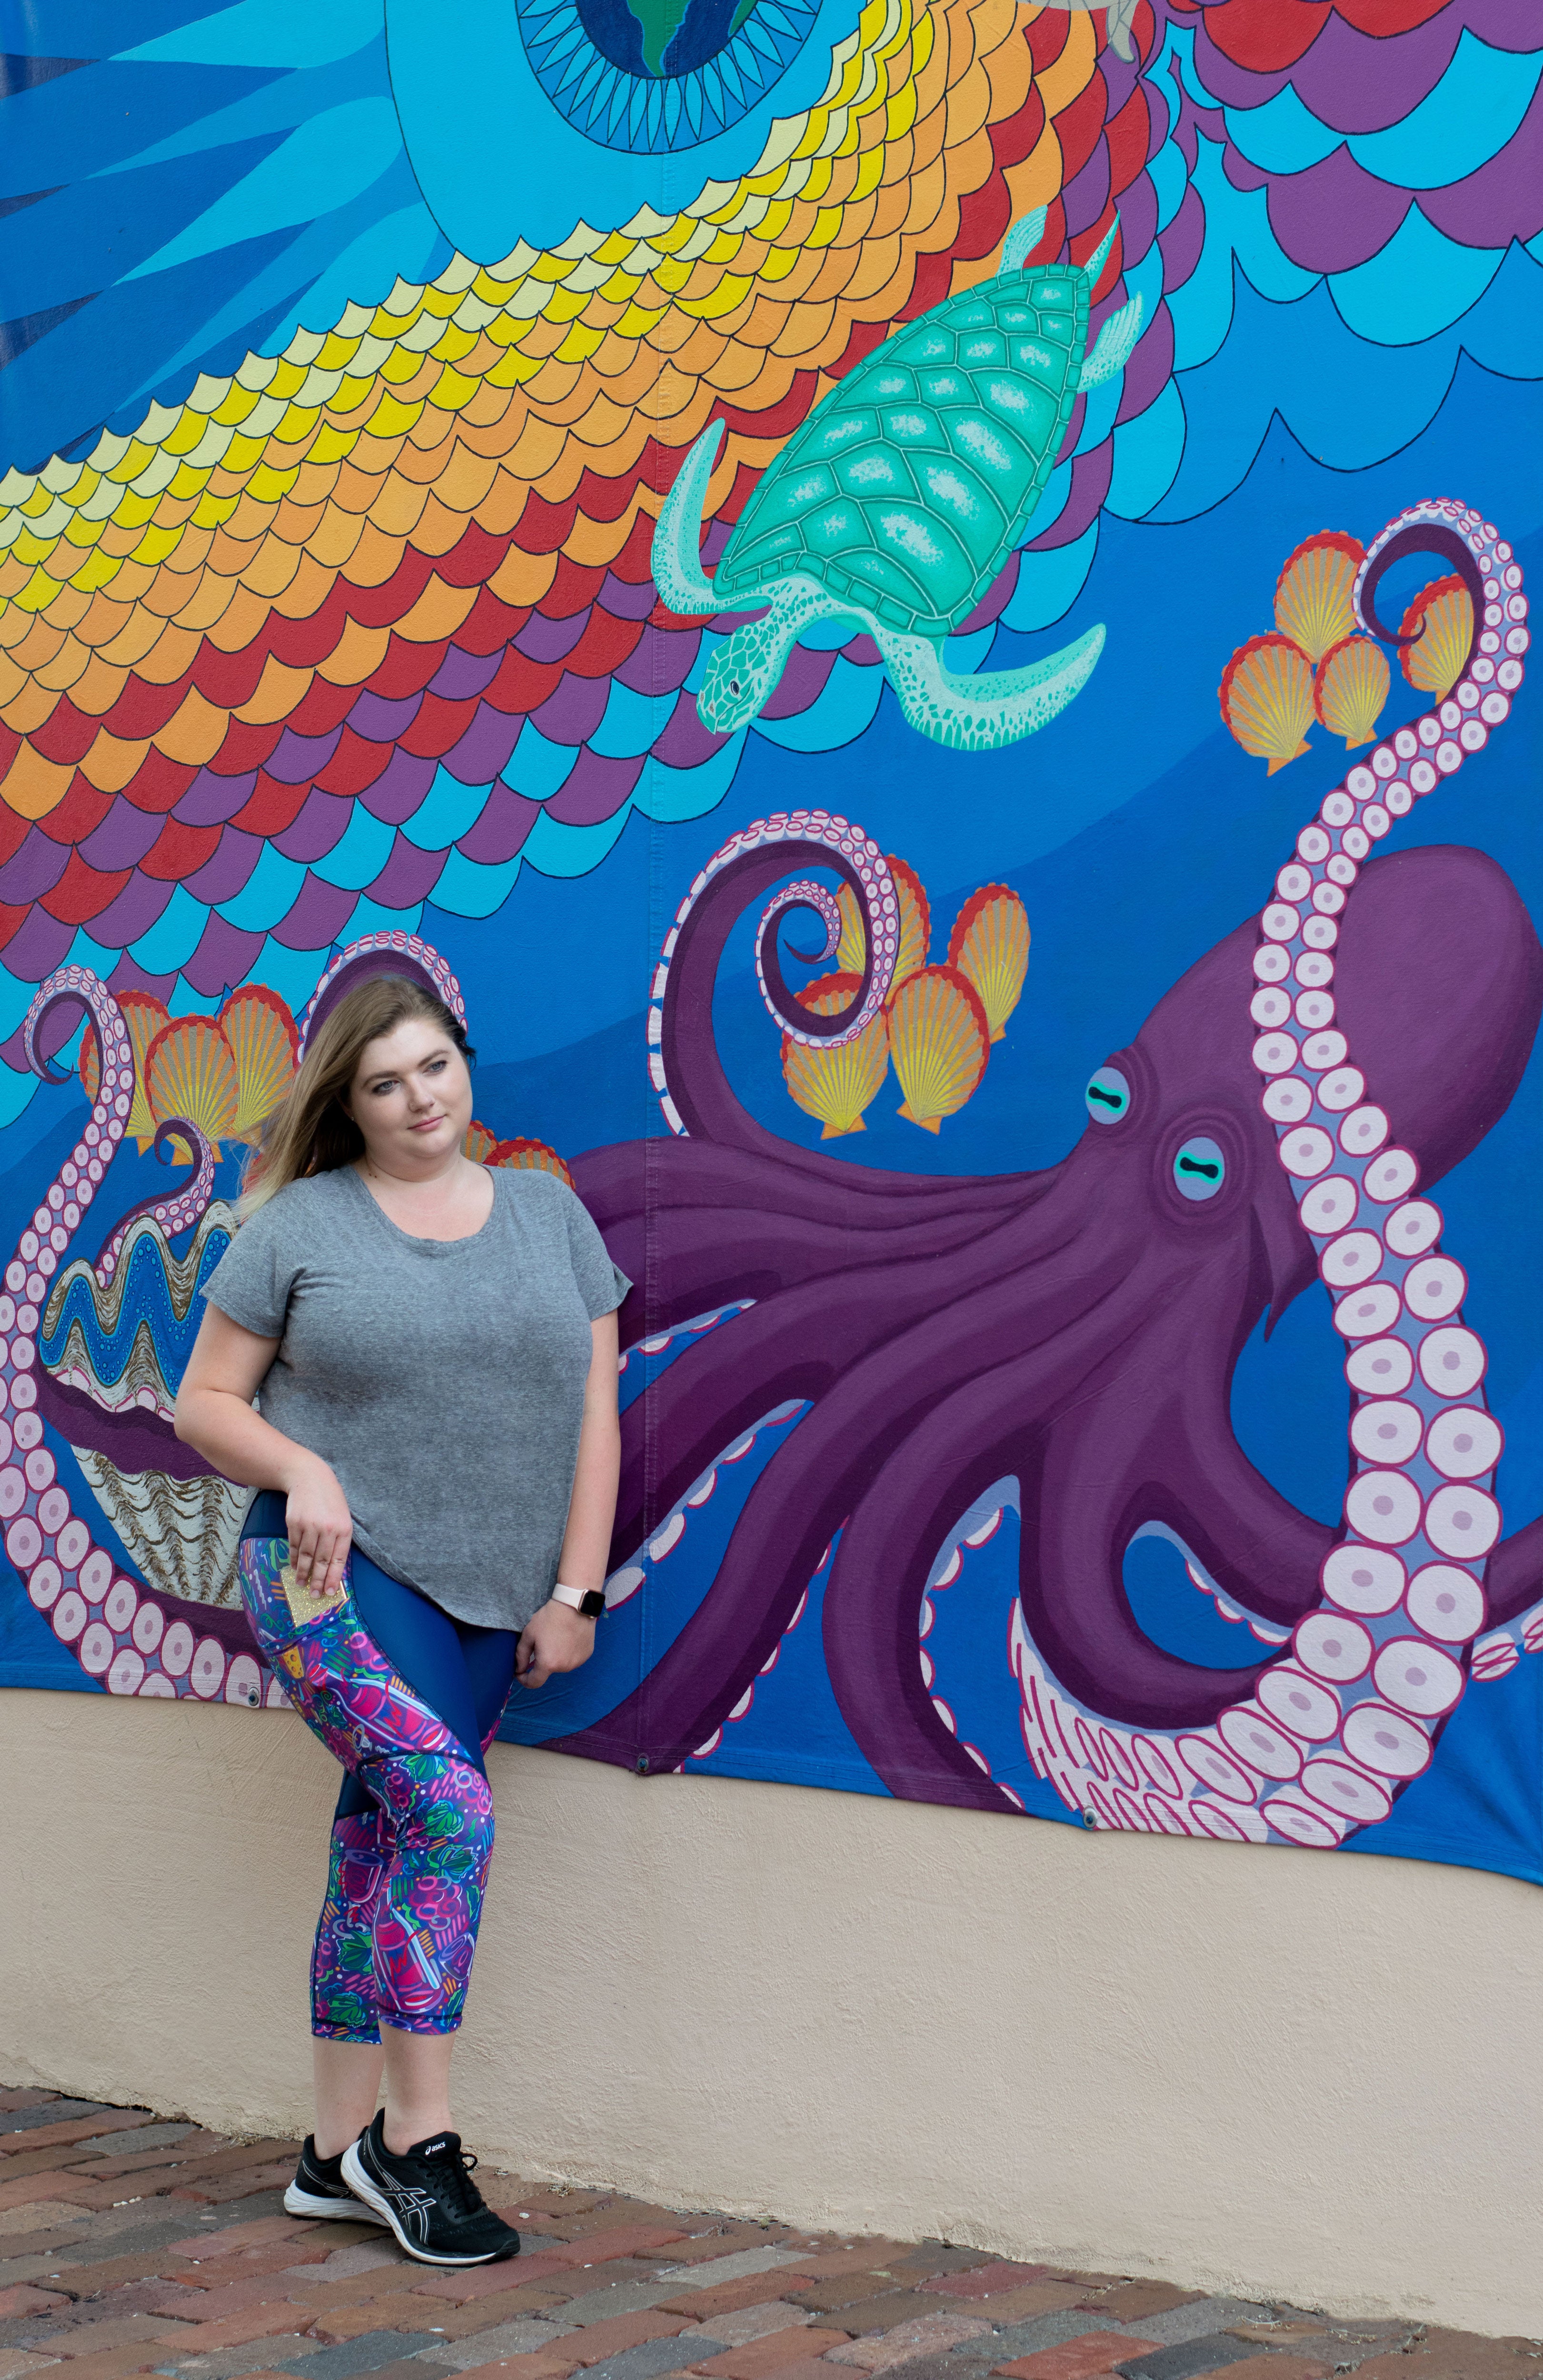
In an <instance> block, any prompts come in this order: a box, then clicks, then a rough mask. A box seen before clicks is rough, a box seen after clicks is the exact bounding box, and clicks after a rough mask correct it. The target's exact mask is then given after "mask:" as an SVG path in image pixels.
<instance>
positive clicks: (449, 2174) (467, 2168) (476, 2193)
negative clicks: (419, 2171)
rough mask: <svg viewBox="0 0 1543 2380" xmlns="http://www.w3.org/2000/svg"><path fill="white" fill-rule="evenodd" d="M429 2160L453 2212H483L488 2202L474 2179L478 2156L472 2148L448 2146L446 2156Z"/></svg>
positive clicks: (440, 2190) (443, 2195)
mask: <svg viewBox="0 0 1543 2380" xmlns="http://www.w3.org/2000/svg"><path fill="white" fill-rule="evenodd" d="M426 2162H427V2164H428V2167H429V2169H430V2171H431V2173H432V2175H433V2177H434V2180H435V2181H436V2183H437V2184H438V2186H439V2194H440V2196H441V2198H442V2199H444V2200H447V2201H448V2202H449V2204H450V2208H451V2211H452V2213H453V2214H456V2215H480V2214H481V2213H482V2211H483V2208H484V2206H485V2204H486V2203H487V2202H486V2201H485V2200H484V2198H483V2196H482V2193H481V2192H480V2190H479V2189H478V2187H477V2184H476V2183H475V2182H474V2181H473V2180H472V2179H471V2177H472V2174H473V2173H474V2171H475V2170H476V2167H477V2159H476V2158H475V2157H474V2156H472V2155H470V2154H469V2152H468V2151H467V2150H466V2149H450V2148H447V2149H446V2150H444V2152H443V2155H440V2156H436V2157H431V2158H429V2159H427V2160H426Z"/></svg>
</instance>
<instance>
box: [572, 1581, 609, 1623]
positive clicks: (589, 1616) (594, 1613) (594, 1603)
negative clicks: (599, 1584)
mask: <svg viewBox="0 0 1543 2380" xmlns="http://www.w3.org/2000/svg"><path fill="white" fill-rule="evenodd" d="M578 1608H579V1609H580V1611H582V1612H583V1614H584V1617H585V1619H586V1620H598V1619H599V1618H600V1616H601V1612H602V1611H603V1610H604V1609H605V1597H604V1596H603V1595H601V1594H600V1593H599V1591H598V1590H597V1589H596V1588H594V1587H591V1588H590V1589H589V1593H588V1594H587V1595H586V1596H585V1597H584V1600H583V1602H582V1603H581V1604H580V1605H579V1607H578Z"/></svg>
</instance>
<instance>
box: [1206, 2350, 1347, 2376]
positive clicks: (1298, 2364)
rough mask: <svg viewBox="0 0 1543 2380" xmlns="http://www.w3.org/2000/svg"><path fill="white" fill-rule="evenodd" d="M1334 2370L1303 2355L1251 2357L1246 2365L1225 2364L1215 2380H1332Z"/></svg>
mask: <svg viewBox="0 0 1543 2380" xmlns="http://www.w3.org/2000/svg"><path fill="white" fill-rule="evenodd" d="M1333 2369H1334V2367H1333V2365H1332V2364H1331V2363H1312V2362H1308V2361H1307V2359H1306V2357H1305V2356H1301V2355H1251V2356H1249V2358H1248V2359H1247V2361H1246V2362H1244V2363H1224V2364H1223V2365H1222V2366H1221V2370H1220V2371H1219V2372H1217V2373H1216V2374H1214V2375H1213V2380H1330V2374H1331V2373H1332V2371H1333Z"/></svg>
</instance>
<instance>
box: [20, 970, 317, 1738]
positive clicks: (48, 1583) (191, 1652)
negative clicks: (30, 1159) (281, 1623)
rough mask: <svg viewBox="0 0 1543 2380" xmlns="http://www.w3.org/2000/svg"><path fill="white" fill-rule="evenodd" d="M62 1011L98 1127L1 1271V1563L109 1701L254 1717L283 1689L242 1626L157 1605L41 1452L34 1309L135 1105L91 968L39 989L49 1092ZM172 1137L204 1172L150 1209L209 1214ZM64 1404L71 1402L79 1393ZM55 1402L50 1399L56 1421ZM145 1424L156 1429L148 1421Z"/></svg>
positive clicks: (122, 1037) (57, 1077)
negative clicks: (134, 1699) (177, 1699)
mask: <svg viewBox="0 0 1543 2380" xmlns="http://www.w3.org/2000/svg"><path fill="white" fill-rule="evenodd" d="M66 1002H69V1003H72V1004H74V1005H75V1006H78V1007H83V1008H85V1009H86V1010H87V1012H88V1014H90V1016H91V1023H92V1025H93V1026H94V1028H95V1031H96V1035H97V1041H98V1047H99V1050H100V1054H101V1061H102V1072H101V1078H100V1081H99V1083H98V1086H97V1095H96V1098H95V1099H94V1100H93V1101H92V1104H91V1120H90V1122H89V1123H87V1125H86V1127H85V1129H84V1131H83V1132H82V1133H81V1135H80V1138H79V1141H78V1142H77V1143H76V1146H75V1147H74V1148H73V1149H72V1150H71V1152H70V1155H69V1156H68V1158H67V1160H65V1162H64V1164H63V1165H62V1166H61V1167H60V1169H59V1172H58V1173H57V1175H56V1176H55V1180H54V1182H53V1183H52V1184H50V1186H49V1189H48V1191H47V1193H46V1195H45V1196H44V1197H43V1200H42V1201H41V1202H40V1204H39V1207H38V1208H37V1211H36V1213H35V1214H34V1215H33V1216H32V1218H31V1220H30V1223H29V1225H28V1227H27V1229H26V1230H25V1231H24V1232H23V1233H21V1235H20V1238H19V1239H18V1242H17V1245H16V1249H15V1252H14V1253H13V1255H12V1257H11V1260H10V1262H9V1264H8V1265H7V1266H6V1276H5V1294H4V1295H0V1331H3V1332H4V1333H5V1339H4V1352H3V1354H0V1383H3V1386H4V1391H5V1394H4V1400H3V1403H4V1409H5V1410H4V1417H3V1418H0V1521H3V1522H4V1525H5V1545H6V1553H7V1555H8V1556H9V1558H10V1560H11V1561H12V1562H13V1564H14V1565H15V1567H16V1569H17V1571H18V1573H19V1575H20V1577H21V1579H22V1580H23V1582H24V1584H25V1585H26V1588H27V1593H28V1597H29V1598H30V1601H31V1603H32V1605H33V1608H34V1609H36V1610H38V1611H39V1612H41V1613H43V1615H44V1616H45V1618H46V1619H47V1621H48V1624H49V1626H50V1627H51V1628H52V1629H53V1632H54V1633H55V1636H56V1637H57V1639H58V1641H59V1643H60V1644H61V1645H66V1646H67V1648H68V1649H69V1650H70V1651H71V1652H73V1653H74V1655H75V1657H76V1658H77V1659H78V1660H79V1663H80V1666H81V1668H82V1669H83V1670H86V1672H87V1673H88V1675H89V1676H91V1677H93V1678H97V1679H99V1680H100V1681H101V1682H102V1683H103V1685H104V1686H105V1687H106V1689H107V1691H108V1693H109V1694H146V1695H176V1694H195V1695H197V1696H199V1697H200V1699H201V1700H209V1699H210V1698H212V1697H220V1696H223V1698H224V1699H225V1701H226V1702H232V1703H245V1704H256V1703H260V1702H261V1701H262V1700H263V1698H264V1695H265V1694H266V1695H267V1697H268V1699H270V1700H276V1699H279V1694H278V1688H277V1686H276V1684H274V1682H273V1680H272V1678H271V1675H270V1673H269V1672H268V1670H266V1669H265V1668H264V1666H263V1664H262V1662H261V1659H260V1658H259V1657H258V1654H257V1651H256V1648H255V1646H254V1645H253V1643H252V1638H251V1631H250V1629H249V1627H248V1625H247V1621H246V1619H245V1616H244V1615H243V1614H241V1613H239V1612H233V1611H221V1610H213V1609H208V1608H207V1607H205V1606H203V1605H200V1604H195V1603H187V1602H183V1601H180V1600H179V1599H178V1598H177V1597H173V1596H165V1595H161V1594H158V1593H156V1592H155V1591H154V1590H153V1589H152V1588H151V1587H149V1586H147V1585H146V1584H145V1583H144V1581H143V1580H142V1579H140V1578H136V1577H134V1576H133V1575H132V1574H131V1573H128V1571H126V1570H125V1569H123V1568H122V1567H121V1566H120V1565H119V1564H118V1563H117V1562H116V1560H115V1558H114V1556H113V1554H112V1553H111V1552H110V1551H109V1550H108V1548H106V1547H105V1546H103V1545H102V1544H100V1543H99V1542H98V1540H97V1539H96V1537H95V1536H94V1535H93V1533H92V1530H91V1524H90V1523H89V1522H88V1521H87V1520H86V1519H85V1518H84V1517H82V1515H80V1514H79V1513H78V1512H76V1511H75V1509H74V1506H73V1503H72V1501H71V1498H70V1494H69V1491H68V1489H67V1488H66V1487H65V1486H64V1485H63V1483H62V1482H61V1481H60V1479H59V1478H58V1476H57V1466H56V1464H55V1460H54V1457H53V1455H52V1454H51V1453H50V1452H49V1451H48V1448H47V1447H46V1446H45V1445H44V1443H43V1415H42V1414H41V1413H40V1411H39V1403H40V1396H39V1371H40V1366H39V1361H38V1346H37V1334H38V1328H39V1320H40V1315H39V1309H40V1307H41V1306H42V1305H43V1302H44V1300H45V1299H46V1297H47V1294H48V1283H49V1281H50V1280H51V1279H52V1278H53V1276H54V1274H55V1271H56V1270H57V1269H58V1266H59V1260H60V1258H61V1257H63V1256H64V1255H65V1254H66V1252H67V1249H68V1246H69V1244H70V1241H71V1239H72V1238H73V1237H74V1235H75V1233H77V1232H78V1231H79V1228H80V1223H81V1220H82V1216H83V1214H84V1212H85V1210H86V1209H87V1208H89V1207H90V1206H91V1203H92V1201H93V1199H94V1198H95V1196H96V1195H97V1193H98V1191H99V1189H100V1187H101V1184H102V1182H103V1176H104V1174H105V1172H106V1170H107V1168H108V1166H109V1165H110V1164H111V1163H112V1161H113V1159H114V1157H115V1155H116V1154H117V1150H118V1148H119V1147H120V1145H121V1143H122V1140H123V1135H124V1132H125V1129H126V1127H127V1123H128V1114H129V1111H130V1109H131V1107H132V1105H133V1099H134V1055H133V1050H132V1048H131V1046H130V1043H129V1038H128V1031H127V1029H126V1027H125V1026H124V1022H123V1017H122V1015H121V1014H120V1012H119V1009H118V1004H117V1002H116V1001H115V999H114V998H113V995H112V993H111V992H110V991H109V990H107V987H106V986H105V984H103V982H102V981H101V980H100V978H99V977H96V976H94V975H92V974H91V971H90V969H89V968H86V967H80V966H67V967H61V968H60V969H59V971H58V973H57V974H55V975H52V976H50V977H48V978H47V980H46V982H44V983H43V984H42V985H41V986H40V987H39V990H38V991H37V994H36V996H35V997H34V999H33V1001H32V1003H31V1006H30V1009H29V1010H28V1012H27V1017H26V1022H25V1024H24V1026H23V1028H22V1036H23V1038H22V1046H23V1048H24V1049H25V1050H26V1052H27V1058H28V1062H29V1063H30V1065H32V1066H33V1067H34V1068H35V1070H36V1071H37V1072H38V1073H39V1074H40V1075H43V1079H44V1080H45V1081H48V1082H55V1083H59V1082H64V1081H67V1080H68V1079H70V1078H69V1077H68V1076H67V1075H63V1074H61V1073H60V1072H59V1070H58V1069H56V1068H55V1067H54V1066H52V1064H51V1063H50V1062H49V1060H48V1059H47V1058H46V1057H45V1056H44V1055H43V1050H42V1028H43V1022H44V1020H45V1018H47V1017H48V1016H49V1015H51V1014H53V1013H54V1012H55V1010H56V1009H58V1008H59V1007H60V1006H61V1005H63V1004H64V1003H66ZM164 1130H166V1131H168V1132H169V1131H172V1130H175V1131H176V1132H177V1133H180V1134H181V1135H183V1136H184V1137H185V1138H187V1139H188V1140H189V1142H191V1143H192V1144H193V1145H194V1146H195V1147H198V1148H199V1149H200V1163H199V1167H198V1171H197V1172H196V1174H195V1176H194V1179H193V1181H192V1182H191V1183H190V1184H187V1185H185V1187H184V1189H183V1190H182V1191H181V1192H179V1193H178V1194H176V1197H175V1198H174V1199H170V1200H161V1201H152V1202H151V1204H152V1209H153V1207H154V1206H155V1205H157V1204H160V1205H163V1206H164V1207H166V1208H167V1210H168V1212H169V1211H171V1209H172V1208H173V1207H174V1206H176V1205H178V1204H180V1203H181V1202H185V1201H190V1200H196V1199H198V1198H200V1196H202V1203H203V1204H207V1195H206V1190H205V1189H204V1174H205V1160H206V1159H208V1156H209V1152H208V1147H207V1144H206V1143H205V1142H203V1139H202V1135H200V1134H198V1133H197V1132H196V1130H195V1128H194V1127H192V1126H190V1125H188V1124H185V1123H179V1124H177V1125H176V1126H166V1127H164ZM210 1171H211V1172H212V1160H211V1165H210ZM139 1211H140V1210H139V1209H136V1212H139ZM199 1211H200V1212H201V1206H200V1209H199ZM132 1220H133V1218H132V1217H130V1218H128V1219H126V1221H127V1223H132ZM174 1228H176V1227H175V1226H174ZM122 1235H123V1234H122V1230H121V1229H120V1231H119V1232H118V1233H115V1234H114V1236H113V1237H112V1238H111V1239H110V1240H109V1242H108V1245H107V1248H106V1249H104V1250H103V1263H106V1262H107V1259H108V1257H109V1255H110V1254H111V1255H112V1257H113V1259H114V1261H115V1252H116V1250H117V1248H118V1246H119V1245H121V1241H122ZM99 1278H101V1275H100V1274H99ZM56 1393H57V1392H56ZM62 1393H64V1394H65V1395H66V1396H68V1395H71V1394H73V1391H64V1392H62ZM50 1403H51V1411H52V1409H53V1405H54V1403H55V1399H54V1398H51V1400H50ZM141 1419H142V1420H143V1421H144V1422H145V1423H146V1424H147V1425H148V1424H149V1423H150V1421H151V1419H152V1417H150V1416H141Z"/></svg>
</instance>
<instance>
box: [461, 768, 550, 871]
mask: <svg viewBox="0 0 1543 2380" xmlns="http://www.w3.org/2000/svg"><path fill="white" fill-rule="evenodd" d="M540 817H541V804H540V802H530V801H527V800H526V797H525V795H523V794H516V792H515V791H514V789H513V787H512V786H509V785H505V784H503V783H494V785H493V788H492V793H491V794H490V795H489V796H488V806H487V808H486V809H485V810H484V811H483V812H482V815H481V817H480V819H479V820H478V821H477V823H476V825H475V826H474V827H472V828H470V829H469V830H468V832H467V833H465V834H463V835H462V837H461V839H460V841H459V843H458V844H456V850H457V851H459V852H462V853H464V854H465V856H466V857H467V858H468V859H469V860H471V861H472V862H473V864H474V865H475V866H477V867H479V868H502V867H503V866H504V863H505V861H507V860H510V859H513V857H514V856H515V854H516V851H518V850H519V849H520V847H521V845H522V844H523V843H524V842H525V838H526V836H527V835H528V834H529V832H530V830H531V828H532V827H533V826H534V825H535V823H536V820H538V819H539V818H540Z"/></svg>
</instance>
